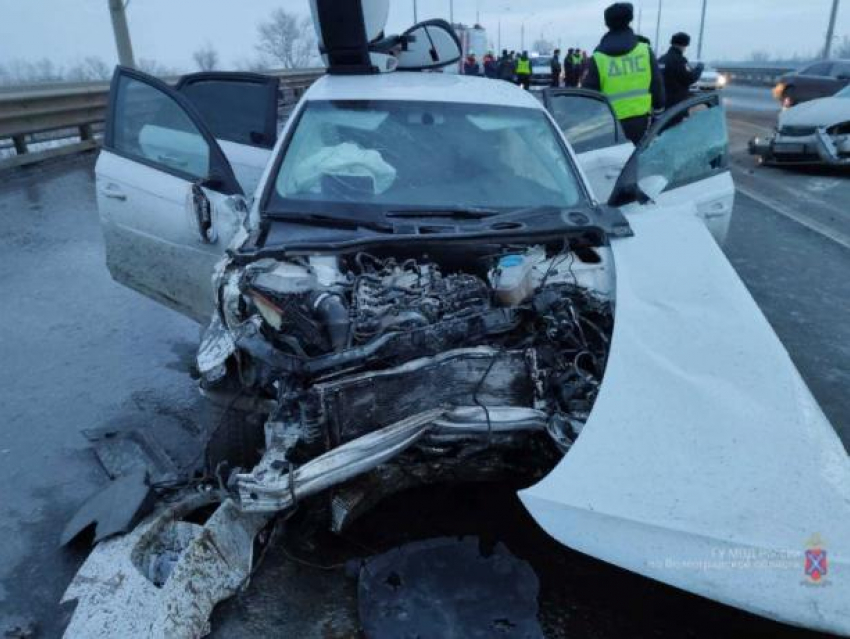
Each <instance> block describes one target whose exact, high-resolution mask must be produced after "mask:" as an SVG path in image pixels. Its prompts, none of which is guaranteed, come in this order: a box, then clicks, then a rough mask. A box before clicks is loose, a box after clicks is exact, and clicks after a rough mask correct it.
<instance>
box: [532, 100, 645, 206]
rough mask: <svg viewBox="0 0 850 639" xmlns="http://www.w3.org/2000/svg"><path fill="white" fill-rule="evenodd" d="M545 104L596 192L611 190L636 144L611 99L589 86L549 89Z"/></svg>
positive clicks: (601, 195) (604, 197)
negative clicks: (619, 117) (591, 89)
mask: <svg viewBox="0 0 850 639" xmlns="http://www.w3.org/2000/svg"><path fill="white" fill-rule="evenodd" d="M543 104H544V105H545V106H546V109H547V110H548V111H549V113H550V114H551V115H552V118H553V119H554V120H555V123H556V124H557V125H558V128H560V129H561V132H562V133H563V134H564V137H565V138H566V139H567V141H568V142H569V143H570V145H571V146H572V148H573V150H574V151H575V153H576V155H577V156H578V160H579V164H580V165H581V168H582V170H583V171H584V173H585V175H586V176H587V179H588V181H589V182H590V185H591V188H592V189H593V192H594V195H595V196H596V198H597V199H598V200H599V201H600V202H604V201H606V200H607V199H608V197H609V195H610V194H611V189H612V188H613V187H614V184H615V183H616V181H617V178H618V177H619V175H620V172H621V171H622V170H623V167H624V166H625V164H626V161H627V160H628V159H629V157H630V156H631V155H632V152H633V151H634V145H633V144H632V143H631V142H629V141H628V140H627V139H626V136H625V135H624V134H623V130H622V128H621V127H620V123H619V121H618V120H617V117H616V116H615V115H614V110H613V109H612V108H611V103H610V102H608V99H607V98H606V97H605V96H604V95H602V94H601V93H597V92H596V91H589V90H586V89H554V88H553V89H546V90H545V91H544V92H543Z"/></svg>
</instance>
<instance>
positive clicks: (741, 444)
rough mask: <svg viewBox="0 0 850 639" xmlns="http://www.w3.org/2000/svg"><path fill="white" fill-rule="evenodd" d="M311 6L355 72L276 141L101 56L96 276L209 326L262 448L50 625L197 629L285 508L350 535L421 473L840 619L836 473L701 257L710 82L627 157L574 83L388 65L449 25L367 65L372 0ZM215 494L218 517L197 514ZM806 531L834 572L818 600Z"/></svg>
mask: <svg viewBox="0 0 850 639" xmlns="http://www.w3.org/2000/svg"><path fill="white" fill-rule="evenodd" d="M317 4H318V5H319V8H318V11H316V7H315V5H314V14H316V19H317V21H318V22H319V23H321V24H322V25H323V26H324V27H325V28H321V29H320V30H319V32H320V35H321V36H322V39H323V43H322V46H323V51H324V53H325V55H326V60H327V61H328V63H329V65H330V67H331V70H332V71H345V73H330V74H328V75H326V76H325V77H323V78H321V79H320V80H318V81H317V82H316V83H315V84H314V85H313V86H312V87H311V88H310V89H309V90H308V91H307V93H306V94H305V95H304V97H303V98H302V99H301V101H300V102H299V104H298V106H297V107H296V109H295V111H294V113H293V114H292V116H291V117H290V118H289V119H288V121H287V122H286V125H285V127H284V129H283V130H282V132H281V134H280V135H279V136H277V140H276V142H274V144H273V147H272V148H270V144H271V143H272V142H273V140H272V139H270V138H269V136H268V135H267V134H264V132H265V131H267V127H268V125H269V123H270V122H272V121H273V120H274V118H275V117H276V113H277V103H276V100H275V99H273V98H272V96H270V94H269V92H268V91H266V90H265V88H266V87H265V85H263V84H262V82H261V81H259V80H251V79H250V78H247V77H244V76H239V77H238V78H236V77H235V78H234V81H233V82H231V81H229V80H228V78H227V76H226V75H221V74H217V75H213V76H207V77H206V79H205V78H203V77H201V78H198V79H196V81H195V82H194V88H193V90H192V91H190V92H188V93H184V92H182V91H177V90H175V89H173V88H171V87H169V86H167V85H166V84H164V83H162V82H160V81H158V80H156V79H155V78H152V77H150V76H147V75H145V74H143V73H140V72H138V71H134V70H131V69H125V68H119V69H118V70H117V71H116V74H115V77H114V79H113V84H112V91H111V98H110V109H109V117H108V121H107V124H106V130H105V139H104V146H103V151H102V152H101V155H100V157H99V159H98V162H97V167H96V176H97V180H96V183H97V190H98V206H99V209H100V216H101V222H102V226H103V230H104V239H105V245H106V259H107V264H108V266H109V269H110V272H111V274H112V276H113V277H114V278H115V279H116V280H117V281H118V282H120V283H122V284H125V285H127V286H129V287H132V288H134V289H136V290H137V291H140V292H141V293H143V294H145V295H147V296H149V297H151V298H152V299H154V300H156V301H158V302H160V303H162V304H164V305H167V306H169V307H171V308H173V309H175V310H177V311H179V312H182V313H184V314H185V315H187V316H189V317H191V318H194V319H196V320H198V321H201V322H204V323H206V324H207V325H208V328H207V330H206V332H205V335H204V338H203V340H202V344H201V347H200V350H199V353H198V357H197V364H198V371H199V373H200V375H201V377H202V380H203V382H202V383H203V387H204V388H205V389H206V390H208V391H213V392H221V393H227V392H230V393H231V394H232V396H233V400H232V401H236V400H237V399H239V400H244V401H247V402H248V403H249V404H250V405H251V406H253V407H254V408H253V409H252V410H254V411H255V412H256V415H257V416H258V417H260V419H259V420H258V422H257V423H258V424H259V425H262V424H263V422H265V425H264V428H262V427H260V430H261V431H262V433H263V434H264V435H265V442H264V445H263V446H262V447H261V448H262V451H261V452H257V451H253V452H257V457H258V459H255V460H253V461H252V462H250V463H249V464H247V465H245V464H244V463H243V460H242V459H238V458H234V459H232V460H230V462H231V463H230V464H229V467H230V468H236V467H241V468H238V469H237V470H235V471H234V472H233V473H232V474H231V475H230V476H229V477H227V478H222V481H221V482H220V483H216V484H215V485H214V486H212V487H211V488H209V489H208V490H205V491H200V492H199V491H198V490H195V489H192V490H190V491H189V493H188V495H187V496H185V500H188V501H179V500H174V501H172V502H171V503H170V504H168V505H167V507H164V508H163V509H161V510H159V511H158V512H157V513H156V514H154V515H153V516H152V517H151V518H150V519H148V520H147V521H145V522H144V523H142V524H141V525H140V526H139V527H138V528H137V529H136V530H134V531H133V532H131V533H129V534H128V535H126V536H123V537H117V538H114V539H108V540H106V541H104V542H102V543H100V545H98V546H97V548H95V550H94V551H93V552H92V554H91V555H90V556H89V558H88V559H87V561H86V563H85V564H84V565H83V567H82V568H81V569H80V572H79V573H78V575H77V577H76V578H75V580H74V581H73V582H72V584H71V585H70V586H69V588H68V590H67V592H66V595H65V599H66V600H74V599H76V600H78V605H77V607H76V609H75V612H74V616H73V618H72V620H71V623H70V625H69V627H68V630H67V633H66V636H67V637H69V638H72V639H73V638H77V637H85V638H86V639H92V638H95V637H137V636H145V637H190V636H191V637H194V636H199V635H200V634H201V633H202V632H204V631H205V629H206V628H207V623H208V622H207V617H208V615H209V614H210V612H211V610H212V607H213V606H214V605H215V604H216V603H217V602H218V601H220V600H222V599H224V598H226V597H228V596H230V595H232V594H233V593H234V592H235V590H236V589H237V588H238V587H239V586H240V584H241V583H243V581H244V580H245V579H246V578H247V576H248V575H249V574H250V568H251V556H252V555H251V553H252V551H253V549H254V543H253V542H254V539H255V537H256V535H257V533H258V531H260V530H261V529H262V528H263V527H264V526H265V525H266V523H267V522H268V521H269V520H270V519H271V518H272V517H274V516H275V515H277V514H279V513H283V514H284V515H286V514H287V513H290V512H292V509H293V508H294V507H295V505H296V503H300V504H301V508H310V507H311V504H316V505H317V506H319V507H320V508H319V510H318V511H317V512H319V513H322V514H323V516H324V517H325V518H326V520H327V525H328V526H329V527H330V528H331V529H332V530H334V531H337V532H338V531H340V530H341V529H344V528H345V527H346V526H347V525H348V524H350V523H351V521H352V520H353V519H354V518H356V517H357V516H358V515H360V514H362V513H363V512H365V511H366V510H368V509H369V508H371V507H375V506H376V505H378V502H380V500H381V499H382V498H383V497H386V496H387V495H390V494H392V493H394V492H396V491H399V490H403V489H405V488H406V487H408V486H410V485H412V484H411V483H410V482H414V484H418V485H422V484H426V483H429V482H445V481H456V480H458V478H465V479H466V480H478V481H481V480H485V479H491V478H493V476H494V473H496V474H498V473H500V472H501V473H509V474H510V476H511V477H512V478H513V480H514V481H517V482H523V483H524V484H525V485H526V486H527V488H526V489H524V490H522V491H521V492H520V494H519V496H520V498H521V500H522V502H523V503H524V505H525V507H526V508H527V509H528V511H529V513H530V514H531V516H532V517H533V518H534V519H535V520H536V521H537V522H538V523H539V524H540V526H541V527H542V528H543V529H544V530H546V531H547V532H548V533H549V534H550V535H552V536H553V537H554V538H555V539H557V540H558V541H560V542H561V543H563V544H565V545H566V546H569V547H571V548H574V549H576V550H579V551H581V552H584V553H587V554H588V555H591V556H594V557H597V558H600V559H602V560H604V561H607V562H610V563H612V564H615V565H617V566H621V567H623V568H626V569H628V570H632V571H634V572H637V573H639V574H642V575H645V576H648V577H651V578H653V579H657V580H659V581H662V582H665V583H668V584H672V585H674V586H677V587H679V588H682V589H684V590H687V591H690V592H693V593H697V594H700V595H703V596H706V597H710V598H712V599H715V600H718V601H721V602H723V603H726V604H729V605H732V606H736V607H739V608H742V609H745V610H749V611H751V612H754V613H757V614H761V615H764V616H767V617H771V618H774V619H778V620H781V621H785V622H788V623H792V624H796V625H800V626H806V627H811V628H816V629H819V630H826V631H833V632H842V633H844V634H848V635H850V612H848V606H847V602H848V598H850V581H848V578H847V573H848V572H850V563H848V557H850V462H848V459H847V455H846V452H845V451H844V449H843V447H842V445H841V443H840V441H839V439H838V437H837V436H836V434H835V431H834V430H833V429H832V427H831V425H830V424H829V422H828V421H827V420H826V418H825V417H824V415H823V414H822V412H821V411H820V409H819V408H818V406H817V404H816V403H815V400H814V399H813V397H812V395H811V393H810V392H809V390H808V388H807V387H806V385H805V383H804V382H803V380H802V378H801V376H800V374H799V373H798V372H797V370H796V368H795V367H794V365H793V363H792V362H791V359H790V357H789V356H788V353H787V352H786V351H785V349H784V348H783V346H782V344H781V343H780V342H779V340H778V338H777V337H776V335H775V334H774V332H773V330H772V329H771V327H770V325H769V324H768V323H767V321H766V319H765V318H764V316H763V315H762V314H761V312H760V310H759V308H758V306H757V305H756V303H755V301H754V300H753V299H752V297H751V296H750V294H749V293H748V291H747V289H746V287H745V286H744V284H743V283H742V282H741V280H740V279H739V278H738V276H737V274H736V273H735V271H734V269H733V268H732V266H731V265H730V264H729V262H728V260H727V259H726V257H725V256H724V254H723V252H722V250H721V248H720V246H719V242H722V241H723V239H724V237H725V235H726V232H727V230H728V226H729V221H730V217H731V214H732V205H733V199H734V185H733V182H732V178H731V174H730V171H729V160H728V136H727V132H726V117H725V114H724V111H723V108H722V105H721V102H720V98H719V96H717V95H714V94H712V95H705V96H700V97H698V98H694V99H692V100H690V101H688V102H685V103H682V104H679V105H677V106H676V107H674V108H672V109H670V110H669V111H668V112H666V113H665V114H663V115H662V116H661V117H660V118H659V119H658V120H657V121H656V122H655V124H654V125H653V127H652V129H651V130H650V131H649V132H648V134H647V136H646V138H645V139H644V140H643V141H642V142H641V144H640V145H639V146H638V147H637V148H635V147H634V146H633V145H632V144H631V143H629V142H628V141H626V140H625V138H624V137H623V135H622V131H621V130H620V127H619V124H618V122H617V119H616V117H615V115H614V112H613V110H612V108H611V106H610V104H609V103H608V101H607V100H606V99H605V98H604V97H603V96H601V95H599V94H596V93H593V92H589V91H583V90H572V89H557V90H547V91H546V92H545V94H546V95H545V106H544V104H543V103H541V101H540V100H538V99H537V98H535V97H534V96H532V95H529V94H528V93H527V92H524V91H522V90H520V89H519V88H517V87H514V86H511V85H509V84H507V83H505V82H498V81H492V80H487V79H483V78H469V77H463V76H452V75H443V74H439V73H415V72H408V71H397V72H390V73H380V72H379V71H378V69H388V68H393V69H396V68H400V69H404V68H413V69H421V68H423V67H427V66H428V65H429V64H431V65H434V66H436V63H440V64H448V63H451V62H453V61H456V60H457V59H458V58H459V57H460V49H459V43H457V41H456V38H454V36H453V35H452V31H451V27H450V26H449V25H448V24H447V23H443V22H440V23H439V24H438V23H435V22H433V21H431V22H428V23H425V24H424V25H418V26H416V27H414V28H413V29H411V30H410V31H409V32H407V33H406V34H404V36H402V37H403V38H404V39H403V41H402V42H403V44H404V46H403V47H399V48H395V47H393V48H392V50H389V51H388V50H387V49H382V50H381V51H379V52H374V51H373V50H372V49H371V48H370V47H369V46H367V43H371V42H373V40H374V38H375V37H376V36H377V34H380V33H382V32H383V27H384V25H385V23H386V12H383V16H382V17H383V20H365V23H366V28H365V29H364V34H363V35H362V44H363V46H362V47H360V48H359V49H357V48H356V47H355V48H353V47H352V46H351V42H352V39H354V40H356V38H352V37H350V36H351V35H352V34H350V33H349V32H348V29H350V28H353V27H352V26H351V25H354V24H355V23H356V22H357V21H358V20H359V21H360V22H361V23H362V22H364V20H363V18H362V16H360V15H346V14H345V12H346V11H348V12H350V11H352V9H351V7H352V6H353V3H352V5H349V4H348V3H345V4H342V3H336V2H319V3H317ZM357 4H358V5H359V3H357ZM340 12H342V13H340ZM325 17H326V18H327V24H325V20H324V18H325ZM355 19H356V20H355ZM340 25H349V26H347V27H345V32H344V33H342V34H340V33H338V32H336V33H335V32H334V29H340V28H341V27H340ZM366 33H368V34H371V35H370V37H367V36H366ZM355 35H356V34H355ZM335 38H339V39H340V40H341V41H342V42H341V44H340V45H339V46H338V45H337V42H336V41H335ZM380 42H381V46H386V42H387V39H383V40H381V41H380ZM352 51H354V53H352ZM357 51H359V52H360V53H357ZM252 82H254V83H259V85H260V86H252ZM234 94H237V95H239V96H241V99H237V100H234ZM685 113H687V114H688V116H689V117H686V118H685V117H682V116H683V115H684V114H685ZM240 167H241V168H240ZM615 319H616V321H614V320H615ZM123 329H124V330H132V327H130V326H126V327H123ZM249 400H250V401H249ZM243 427H244V428H249V427H250V425H249V423H247V422H246V423H245V424H244V425H243ZM218 468H219V466H216V468H215V472H216V473H217V472H218ZM320 495H321V496H323V497H324V498H323V499H321V500H317V499H318V497H319V496H320ZM309 497H313V499H310V500H308V499H307V498H309ZM204 498H206V499H207V502H206V503H204V504H203V505H205V506H208V505H209V502H210V501H214V500H218V501H220V505H218V506H217V510H215V512H214V513H213V514H212V515H211V516H210V517H209V519H206V518H198V517H192V516H191V515H192V512H193V511H192V507H193V506H194V507H195V508H197V505H198V500H199V499H200V500H203V499H204ZM399 525H400V526H403V525H404V522H399ZM815 533H817V534H818V535H819V536H818V538H817V539H818V540H823V541H817V542H815V541H810V540H812V539H814V537H813V536H814V535H815ZM809 543H812V544H814V543H818V544H821V545H820V546H819V547H818V548H817V551H818V552H826V551H825V549H827V548H828V552H829V553H830V554H829V567H830V568H829V570H830V577H831V579H832V582H831V583H830V584H828V585H830V587H829V588H818V587H809V586H808V585H807V583H808V582H811V583H815V582H817V581H818V579H816V578H814V577H812V573H811V572H810V571H808V568H807V566H808V563H807V561H808V559H807V557H808V555H806V554H805V553H806V552H807V550H808V548H809V546H808V545H807V544H809ZM824 544H826V545H824ZM812 552H814V550H812ZM812 557H815V555H812ZM817 557H819V558H820V559H819V561H820V564H819V565H821V566H822V568H821V572H820V573H818V575H819V576H821V577H822V576H823V575H825V571H826V569H825V568H824V567H823V566H825V565H826V560H825V555H817ZM748 558H749V559H751V560H752V561H753V562H754V567H753V568H752V569H750V570H744V569H742V568H741V562H742V561H745V560H746V559H748ZM756 564H757V565H756ZM832 575H834V578H833V577H832ZM813 580H814V581H813ZM815 585H817V583H815Z"/></svg>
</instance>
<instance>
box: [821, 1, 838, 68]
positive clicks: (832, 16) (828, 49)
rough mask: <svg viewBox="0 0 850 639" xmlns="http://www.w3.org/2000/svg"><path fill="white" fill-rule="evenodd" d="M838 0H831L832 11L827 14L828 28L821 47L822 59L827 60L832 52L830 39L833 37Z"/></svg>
mask: <svg viewBox="0 0 850 639" xmlns="http://www.w3.org/2000/svg"><path fill="white" fill-rule="evenodd" d="M839 1H840V0H832V13H830V15H829V28H828V29H827V31H826V44H825V45H824V47H823V59H824V60H828V59H829V55H830V53H832V39H833V38H834V37H835V20H836V19H837V18H838V4H839Z"/></svg>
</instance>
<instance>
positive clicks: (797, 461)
mask: <svg viewBox="0 0 850 639" xmlns="http://www.w3.org/2000/svg"><path fill="white" fill-rule="evenodd" d="M630 222H631V224H632V227H633V228H634V230H635V237H634V238H631V239H627V240H614V242H613V252H614V256H615V261H616V267H617V308H616V321H615V328H614V336H613V343H612V348H611V353H610V358H609V361H608V367H607V370H606V374H605V379H604V381H603V384H602V388H601V392H600V395H599V398H598V400H597V403H596V405H595V407H594V410H593V412H592V414H591V416H590V419H589V421H588V423H587V425H586V427H585V429H584V430H583V431H582V434H581V436H580V437H579V439H578V441H577V442H576V444H575V446H574V447H573V448H572V450H571V451H570V452H569V453H568V454H567V456H566V457H565V458H564V460H563V461H562V462H561V463H560V464H559V465H558V466H557V467H556V468H555V469H554V470H553V471H552V473H550V474H549V475H548V476H547V477H546V478H544V479H543V480H542V481H541V482H540V483H538V484H536V485H534V486H532V487H531V488H529V489H527V490H525V491H523V492H522V493H520V496H521V498H522V500H523V502H524V504H525V505H526V507H527V508H528V510H529V511H530V512H531V514H532V515H533V516H534V518H535V519H536V521H537V522H538V523H539V524H540V525H541V526H542V527H543V528H544V529H545V530H546V531H547V532H549V533H550V534H551V535H552V536H553V537H555V538H556V539H557V540H559V541H560V542H562V543H564V544H565V545H567V546H570V547H572V548H575V549H577V550H579V551H582V552H584V553H587V554H589V555H592V556H595V557H598V558H600V559H602V560H604V561H607V562H610V563H612V564H615V565H618V566H621V567H623V568H627V569H629V570H632V571H634V572H637V573H640V574H643V575H646V576H648V577H652V578H654V579H657V580H659V581H663V582H666V583H668V584H671V585H674V586H677V587H679V588H682V589H685V590H688V591H691V592H694V593H697V594H700V595H703V596H706V597H709V598H711V599H715V600H718V601H720V602H723V603H726V604H729V605H732V606H736V607H738V608H742V609H744V610H748V611H750V612H753V613H756V614H759V615H763V616H766V617H770V618H773V619H776V620H779V621H783V622H787V623H790V624H795V625H800V626H806V627H810V628H815V629H820V630H826V631H831V632H836V633H840V634H843V635H850V604H848V602H850V462H848V457H847V453H846V451H845V449H844V447H843V446H842V444H841V441H840V440H839V439H838V437H837V435H836V433H835V431H834V430H833V428H832V427H831V425H830V424H829V422H828V421H827V419H826V418H825V416H824V415H823V413H822V412H821V410H820V408H819V407H818V405H817V403H816V402H815V400H814V398H813V397H812V395H811V393H810V391H809V390H808V388H807V387H806V385H805V383H804V382H803V380H802V378H801V377H800V374H799V373H798V372H797V370H796V368H795V367H794V365H793V363H792V362H791V359H790V357H789V356H788V353H787V352H786V350H785V348H784V347H783V346H782V344H781V343H780V341H779V339H778V338H777V336H776V335H775V333H774V332H773V329H772V328H771V326H770V325H769V324H768V322H767V320H766V319H765V317H764V316H763V315H762V313H761V311H760V309H759V308H758V306H757V305H756V303H755V301H754V300H753V299H752V297H751V296H750V294H749V292H748V291H747V290H746V288H745V286H744V285H743V283H742V282H741V280H740V279H739V278H738V276H737V274H736V273H735V271H734V270H733V268H732V266H731V265H730V263H729V262H728V260H727V259H726V257H725V256H724V255H723V253H722V252H721V250H720V249H719V247H718V246H717V244H716V243H715V242H714V241H713V239H712V238H711V237H710V235H709V233H708V231H707V230H706V228H705V226H704V225H703V223H702V222H701V221H699V220H698V219H697V218H696V217H695V216H694V215H692V214H691V212H689V211H687V210H683V209H682V208H678V209H675V208H672V207H671V208H660V209H659V208H655V207H653V210H644V211H640V209H635V212H633V213H632V214H631V215H630ZM818 567H820V568H821V570H818Z"/></svg>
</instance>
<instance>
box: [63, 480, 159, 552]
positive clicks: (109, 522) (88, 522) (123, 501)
mask: <svg viewBox="0 0 850 639" xmlns="http://www.w3.org/2000/svg"><path fill="white" fill-rule="evenodd" d="M155 501H156V495H155V494H154V491H153V489H152V488H151V487H150V485H149V484H148V477H147V472H146V471H145V470H137V471H135V472H133V473H130V474H129V475H126V476H124V477H119V478H118V479H116V480H115V481H113V482H110V483H109V484H108V485H107V486H106V488H104V489H103V490H101V491H98V492H97V493H95V494H94V495H93V496H92V497H90V498H89V499H88V500H86V502H85V503H84V504H83V505H82V506H81V507H80V509H79V510H78V511H77V512H76V514H75V515H74V516H73V518H72V519H71V521H69V522H68V524H67V525H66V526H65V530H63V531H62V537H61V539H60V542H59V543H60V544H61V545H63V546H64V545H65V544H67V543H68V542H70V541H71V540H73V539H75V538H76V537H77V535H79V534H80V533H82V532H83V531H84V530H86V529H87V528H89V527H90V526H95V533H94V541H95V542H98V541H101V540H102V539H106V538H107V537H112V536H113V535H118V534H121V533H126V532H128V531H129V530H131V529H132V528H133V526H135V525H136V524H137V523H139V520H141V519H142V517H144V516H145V515H147V514H148V513H149V512H150V511H151V510H152V509H153V507H154V503H155Z"/></svg>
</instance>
